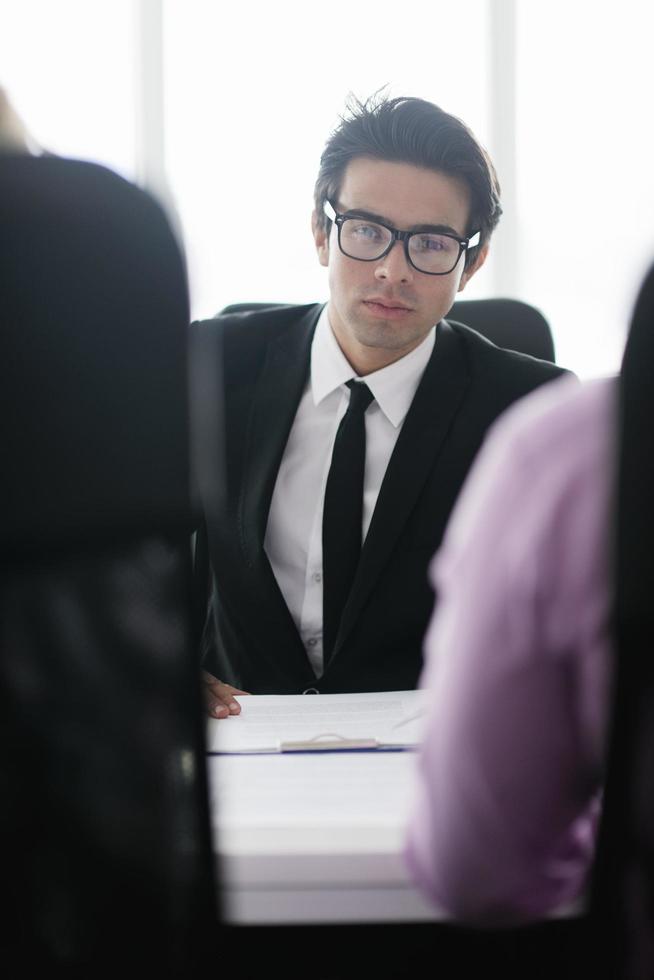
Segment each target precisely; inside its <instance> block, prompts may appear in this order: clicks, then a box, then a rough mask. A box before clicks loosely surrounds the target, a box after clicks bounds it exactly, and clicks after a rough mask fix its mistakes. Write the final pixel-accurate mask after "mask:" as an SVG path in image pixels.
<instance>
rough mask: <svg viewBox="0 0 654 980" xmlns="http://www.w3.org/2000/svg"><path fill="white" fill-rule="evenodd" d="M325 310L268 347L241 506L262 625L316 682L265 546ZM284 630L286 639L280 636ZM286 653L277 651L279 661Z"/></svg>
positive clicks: (255, 406)
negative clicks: (281, 468)
mask: <svg viewBox="0 0 654 980" xmlns="http://www.w3.org/2000/svg"><path fill="white" fill-rule="evenodd" d="M320 312H321V307H319V306H318V307H312V308H311V309H309V310H308V311H307V312H306V313H305V314H304V315H303V316H301V318H300V319H299V320H295V321H294V322H292V323H291V324H290V325H289V327H288V328H287V329H286V330H284V331H283V333H281V334H280V335H278V336H277V337H275V338H274V339H273V340H271V341H270V343H269V344H268V349H267V351H266V356H265V360H264V364H263V368H262V371H261V374H260V377H259V379H258V382H257V385H256V388H255V392H254V397H253V403H252V407H251V414H250V425H249V428H248V431H247V434H246V442H247V449H246V457H245V465H244V469H243V483H242V486H241V491H240V498H239V507H238V524H239V537H240V542H241V548H242V550H243V552H244V555H245V559H246V562H247V564H248V566H249V568H250V569H251V570H252V572H253V573H254V576H255V578H253V583H255V584H254V588H256V605H257V607H258V608H259V609H260V611H261V614H262V617H263V622H264V623H265V624H266V626H269V627H270V628H271V629H274V630H275V631H276V632H275V633H273V634H271V635H272V636H274V638H275V644H274V645H275V646H277V644H278V643H279V642H280V640H281V641H282V642H283V643H284V648H285V650H289V651H291V650H293V651H294V653H293V654H292V655H293V657H294V659H295V661H296V664H295V667H296V668H297V667H298V666H299V667H301V668H302V669H304V672H305V673H307V678H308V680H311V679H313V680H314V681H315V678H314V676H313V672H312V670H311V668H310V666H309V662H308V660H307V657H306V652H305V650H304V647H303V645H302V643H301V641H300V637H299V634H298V632H297V629H296V628H295V624H294V622H293V618H292V616H291V614H290V612H289V610H288V607H287V606H286V603H285V601H284V598H283V596H282V594H281V591H280V589H279V586H278V585H277V580H276V579H275V576H274V573H273V571H272V568H271V566H270V562H269V561H268V557H267V555H266V553H265V551H264V547H263V542H264V537H265V533H266V524H267V521H268V512H269V510H270V502H271V499H272V494H273V490H274V488H275V481H276V479H277V472H278V470H279V465H280V462H281V459H282V456H283V453H284V448H285V446H286V442H287V440H288V436H289V433H290V430H291V427H292V425H293V420H294V418H295V413H296V411H297V406H298V403H299V401H300V398H301V397H302V393H303V391H304V387H305V385H306V382H307V380H308V377H309V359H310V351H311V340H312V337H313V332H314V329H315V326H316V323H317V321H318V318H319V316H320ZM280 630H281V634H280ZM282 654H283V652H282V651H281V650H279V649H275V650H274V655H275V656H276V657H278V656H281V655H282Z"/></svg>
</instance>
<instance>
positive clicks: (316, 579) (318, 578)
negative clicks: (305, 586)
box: [311, 572, 322, 582]
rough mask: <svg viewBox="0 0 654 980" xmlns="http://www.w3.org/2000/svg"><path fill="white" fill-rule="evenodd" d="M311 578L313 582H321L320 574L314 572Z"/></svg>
mask: <svg viewBox="0 0 654 980" xmlns="http://www.w3.org/2000/svg"><path fill="white" fill-rule="evenodd" d="M311 578H312V579H313V581H314V582H322V572H314V573H313V575H312V576H311Z"/></svg>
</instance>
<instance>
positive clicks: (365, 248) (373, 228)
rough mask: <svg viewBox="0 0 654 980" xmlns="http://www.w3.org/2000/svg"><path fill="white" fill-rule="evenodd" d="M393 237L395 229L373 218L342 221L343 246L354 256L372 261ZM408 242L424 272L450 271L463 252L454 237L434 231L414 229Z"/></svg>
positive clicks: (381, 253) (341, 242)
mask: <svg viewBox="0 0 654 980" xmlns="http://www.w3.org/2000/svg"><path fill="white" fill-rule="evenodd" d="M392 238H393V233H392V232H391V231H389V229H388V228H385V227H384V225H378V224H376V223H375V222H374V221H367V220H365V219H363V218H345V219H344V221H343V222H342V223H341V228H340V244H341V248H342V250H343V251H344V252H345V254H346V255H349V256H350V258H353V259H363V260H364V261H373V260H374V259H377V258H380V257H381V256H382V255H383V254H384V252H385V250H386V249H387V248H388V246H389V244H390V242H391V240H392ZM408 245H409V256H410V258H411V261H412V262H413V264H414V265H415V267H416V268H417V269H419V270H420V271H422V272H431V273H441V274H442V273H447V272H451V271H452V269H453V268H454V266H455V265H456V263H457V261H458V258H459V255H460V254H461V248H460V245H459V242H458V241H457V240H456V239H455V238H452V237H450V236H449V235H438V234H434V233H433V232H415V234H413V235H411V236H410V237H409V241H408Z"/></svg>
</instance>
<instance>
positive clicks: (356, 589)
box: [334, 321, 470, 654]
mask: <svg viewBox="0 0 654 980" xmlns="http://www.w3.org/2000/svg"><path fill="white" fill-rule="evenodd" d="M469 383H470V375H469V371H468V367H467V363H466V360H465V356H464V352H463V350H462V347H461V344H460V342H459V340H458V338H457V337H456V335H455V334H454V332H453V331H452V329H451V327H450V326H449V325H448V324H447V323H446V322H445V321H441V322H440V323H439V324H438V327H437V330H436V343H435V344H434V352H433V354H432V356H431V358H430V360H429V363H428V364H427V367H426V369H425V372H424V374H423V376H422V379H421V381H420V384H419V386H418V389H417V391H416V394H415V397H414V399H413V402H412V404H411V408H410V409H409V412H408V414H407V416H406V418H405V420H404V424H403V426H402V430H401V432H400V435H399V437H398V440H397V443H396V445H395V449H394V450H393V454H392V456H391V459H390V462H389V464H388V468H387V470H386V474H385V476H384V479H383V482H382V485H381V489H380V491H379V497H378V498H377V504H376V506H375V511H374V513H373V516H372V521H371V523H370V528H369V530H368V534H367V536H366V540H365V543H364V546H363V549H362V552H361V561H360V563H359V567H358V569H357V574H356V577H355V580H354V583H353V586H352V592H351V594H350V598H349V600H348V603H347V605H346V607H345V610H344V613H343V622H342V625H341V630H340V632H339V635H338V637H337V641H336V645H335V648H334V654H337V653H338V649H339V647H340V646H342V644H343V641H344V640H345V639H346V637H347V635H348V633H349V632H350V630H351V629H352V627H353V626H354V624H355V623H356V621H357V618H358V616H359V614H360V611H361V608H362V606H363V605H364V603H365V602H366V600H367V599H368V597H369V596H370V594H371V592H372V590H373V589H374V587H375V584H376V582H377V579H378V578H379V575H380V573H381V572H382V570H383V569H384V566H385V565H386V563H387V562H388V561H389V559H390V557H391V554H392V552H393V548H394V547H395V545H396V543H397V541H398V538H399V537H400V535H401V533H402V529H403V528H404V525H405V524H406V522H407V519H408V518H409V515H410V514H411V512H412V510H413V508H414V506H415V504H416V501H417V499H418V496H419V495H420V492H421V490H422V488H423V487H424V485H425V482H426V480H427V478H428V476H429V474H430V472H431V470H432V468H433V465H434V463H435V461H436V459H437V457H438V455H439V453H440V452H441V450H442V448H443V446H444V443H445V442H446V440H447V436H448V433H449V430H450V427H451V425H452V422H453V420H454V418H455V416H456V414H457V412H458V411H459V408H460V406H461V404H462V402H463V399H464V397H465V394H466V391H467V389H468V385H469ZM434 516H435V518H436V515H434Z"/></svg>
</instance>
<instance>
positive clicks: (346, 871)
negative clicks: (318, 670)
mask: <svg viewBox="0 0 654 980" xmlns="http://www.w3.org/2000/svg"><path fill="white" fill-rule="evenodd" d="M208 766H209V786H210V796H211V810H212V813H213V829H214V834H215V842H216V844H215V846H216V851H217V854H218V861H219V865H220V880H221V882H222V890H223V916H224V918H225V920H226V921H227V922H230V923H232V924H241V925H243V924H257V925H279V924H298V923H344V922H347V923H353V922H373V921H374V922H391V921H392V922H400V921H412V922H423V921H433V920H435V919H437V918H443V913H442V912H439V910H437V909H435V908H434V907H433V906H431V905H430V904H429V903H428V902H427V901H426V900H425V899H424V898H423V897H422V896H421V895H420V894H419V892H418V891H417V890H416V888H415V887H414V885H413V884H412V883H411V881H410V880H409V876H408V873H407V870H406V866H405V864H404V862H403V858H402V848H403V845H404V837H405V827H406V819H407V814H408V809H409V806H410V800H411V795H412V781H413V778H414V766H415V753H414V752H413V751H407V750H400V751H372V752H337V751H335V752H321V753H316V752H306V753H292V754H279V755H212V756H209V759H208Z"/></svg>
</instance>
